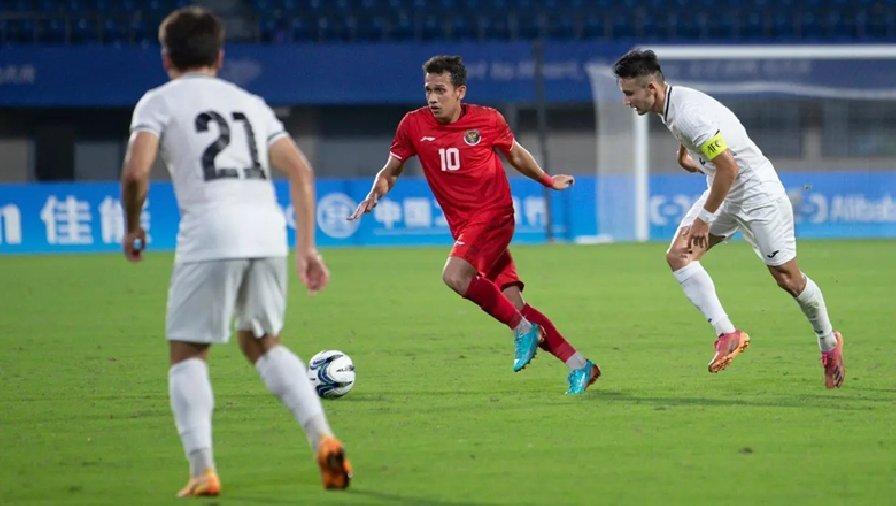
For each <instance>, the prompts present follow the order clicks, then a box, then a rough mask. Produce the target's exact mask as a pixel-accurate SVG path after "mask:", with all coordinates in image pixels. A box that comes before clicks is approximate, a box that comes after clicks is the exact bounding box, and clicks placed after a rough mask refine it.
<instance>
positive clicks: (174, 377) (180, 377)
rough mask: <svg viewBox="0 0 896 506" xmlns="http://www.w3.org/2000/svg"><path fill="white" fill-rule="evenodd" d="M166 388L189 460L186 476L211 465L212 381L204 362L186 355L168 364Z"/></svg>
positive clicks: (197, 473) (200, 473) (199, 473)
mask: <svg viewBox="0 0 896 506" xmlns="http://www.w3.org/2000/svg"><path fill="white" fill-rule="evenodd" d="M168 391H169V395H170V396H171V410H172V411H173V412H174V423H175V425H176V426H177V432H178V434H180V440H181V443H182V444H183V446H184V453H186V455H187V459H188V460H189V461H190V476H200V475H202V474H203V473H204V472H205V471H206V469H214V467H215V466H214V461H213V460H212V409H213V408H214V405H215V402H214V398H213V397H212V384H211V381H209V379H208V366H207V365H206V363H205V361H204V360H202V359H200V358H190V359H187V360H184V361H182V362H178V363H176V364H174V365H172V366H171V369H170V370H169V371H168Z"/></svg>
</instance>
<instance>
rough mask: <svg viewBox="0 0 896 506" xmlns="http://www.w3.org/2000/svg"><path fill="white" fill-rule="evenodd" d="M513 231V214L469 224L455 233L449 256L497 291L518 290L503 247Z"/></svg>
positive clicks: (507, 252) (519, 282) (520, 283)
mask: <svg viewBox="0 0 896 506" xmlns="http://www.w3.org/2000/svg"><path fill="white" fill-rule="evenodd" d="M513 228H514V223H513V215H511V216H508V217H500V218H495V219H493V220H491V221H484V222H477V223H470V224H468V225H466V226H465V227H463V228H461V229H460V230H459V231H458V233H457V234H455V241H454V246H452V248H451V256H453V257H459V258H463V259H464V260H466V261H467V262H470V264H471V265H472V266H473V267H475V268H476V271H477V272H478V273H479V275H480V276H483V277H485V278H486V279H488V280H490V281H492V282H493V283H494V284H495V285H497V286H498V288H500V289H501V290H503V289H505V288H507V287H508V286H513V285H516V286H518V287H520V289H521V290H522V288H523V282H522V281H520V277H519V275H517V273H516V266H515V265H513V257H511V256H510V250H509V249H508V248H507V246H508V245H509V244H510V240H511V239H513Z"/></svg>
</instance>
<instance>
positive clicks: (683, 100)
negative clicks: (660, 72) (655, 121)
mask: <svg viewBox="0 0 896 506" xmlns="http://www.w3.org/2000/svg"><path fill="white" fill-rule="evenodd" d="M660 117H661V119H662V121H663V124H664V125H666V127H667V128H668V129H669V131H670V132H672V135H673V136H674V137H675V139H677V140H678V142H680V143H681V145H682V146H684V147H685V149H687V150H688V152H689V153H690V155H691V157H692V158H693V159H694V160H697V161H698V162H699V164H700V166H701V171H702V172H703V173H704V174H706V183H707V186H712V181H713V177H714V176H715V172H716V167H715V165H713V164H712V162H710V161H709V160H707V159H706V157H705V156H703V154H702V152H701V147H702V146H703V145H704V144H705V143H706V142H707V141H709V140H710V139H711V138H713V137H715V136H716V135H717V134H721V136H722V139H724V141H725V143H726V144H727V145H728V149H730V150H731V153H732V154H733V155H734V160H735V161H736V162H737V166H738V168H739V171H738V174H737V179H735V180H734V183H733V184H732V185H731V189H730V191H729V192H728V195H727V196H726V197H725V200H724V202H723V204H722V205H723V206H725V207H756V206H761V205H765V204H767V203H768V202H771V201H773V200H775V199H777V198H778V197H779V196H781V195H784V194H785V192H784V186H783V185H782V184H781V180H780V179H778V174H777V172H775V168H774V166H773V165H772V163H771V162H770V161H769V160H768V158H766V157H765V155H763V154H762V151H761V150H760V149H759V148H758V147H757V146H756V144H755V143H753V141H752V140H750V137H748V136H747V131H746V129H744V126H743V125H742V124H741V123H740V120H738V119H737V116H735V115H734V113H733V112H731V110H730V109H728V108H727V107H725V106H724V105H722V104H721V103H720V102H718V101H717V100H716V99H714V98H712V97H710V96H709V95H707V94H705V93H703V92H700V91H697V90H695V89H693V88H686V87H684V86H669V88H668V90H667V91H666V107H665V111H663V114H661V115H660Z"/></svg>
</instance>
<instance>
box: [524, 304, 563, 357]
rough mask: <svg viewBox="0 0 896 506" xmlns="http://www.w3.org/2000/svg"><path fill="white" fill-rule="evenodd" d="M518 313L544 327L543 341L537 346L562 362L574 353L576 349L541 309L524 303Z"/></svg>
mask: <svg viewBox="0 0 896 506" xmlns="http://www.w3.org/2000/svg"><path fill="white" fill-rule="evenodd" d="M520 313H521V314H522V315H523V317H524V318H525V319H527V320H529V321H530V322H532V323H534V324H536V325H541V328H542V329H544V334H545V335H544V341H542V342H541V343H539V344H538V346H540V347H541V348H542V349H544V350H547V351H548V352H550V354H551V355H554V356H555V357H557V358H559V359H560V360H561V361H563V362H566V360H567V359H568V358H569V357H571V356H573V355H575V353H576V349H575V348H573V347H572V345H571V344H569V343H568V342H567V341H566V339H564V338H563V335H561V334H560V331H558V330H557V327H555V326H554V322H552V321H551V319H550V318H548V317H547V316H545V315H544V314H542V313H541V311H539V310H537V309H535V308H534V307H532V306H530V305H529V304H526V305H525V306H523V309H522V311H520Z"/></svg>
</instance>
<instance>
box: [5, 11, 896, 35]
mask: <svg viewBox="0 0 896 506" xmlns="http://www.w3.org/2000/svg"><path fill="white" fill-rule="evenodd" d="M794 2H795V0H775V1H771V0H746V1H740V0H620V1H616V0H592V1H588V0H541V1H537V0H515V1H513V0H222V1H218V2H214V1H207V2H200V3H203V4H206V5H209V6H211V7H213V8H215V9H216V11H217V12H220V13H221V14H222V16H223V17H224V18H225V22H226V23H227V26H228V34H229V35H228V36H229V39H230V40H235V41H248V42H265V43H286V42H350V41H366V42H369V41H429V40H455V41H456V40H470V41H483V40H508V41H514V40H533V39H537V38H546V39H551V40H635V39H637V40H639V41H656V42H688V41H699V42H713V41H723V40H732V39H738V40H742V41H755V42H817V41H826V42H830V41H842V42H882V41H894V40H896V2H893V1H887V0H803V1H800V2H799V8H794V7H795V3H794ZM190 3H195V2H188V1H185V0H147V1H137V0H117V1H115V0H4V1H3V2H0V44H35V43H38V44H103V45H128V44H145V43H150V42H152V41H153V39H154V38H155V32H156V27H157V26H158V23H159V21H160V20H161V19H162V17H163V16H164V15H165V14H166V13H167V12H169V11H170V10H172V9H174V8H176V7H180V6H183V5H188V4H190Z"/></svg>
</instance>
